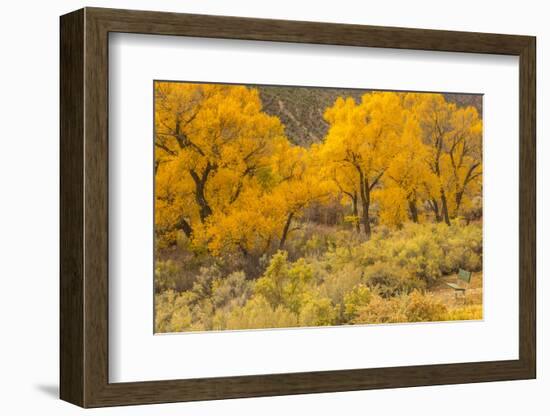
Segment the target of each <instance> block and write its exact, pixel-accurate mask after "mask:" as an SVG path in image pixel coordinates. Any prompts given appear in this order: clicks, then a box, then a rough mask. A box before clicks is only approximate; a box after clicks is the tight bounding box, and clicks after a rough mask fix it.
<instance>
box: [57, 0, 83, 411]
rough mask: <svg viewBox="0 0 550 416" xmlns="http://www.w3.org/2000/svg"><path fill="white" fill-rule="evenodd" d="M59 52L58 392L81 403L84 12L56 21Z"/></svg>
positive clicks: (64, 398) (65, 398) (67, 398)
mask: <svg viewBox="0 0 550 416" xmlns="http://www.w3.org/2000/svg"><path fill="white" fill-rule="evenodd" d="M60 29H61V36H60V40H61V44H60V47H61V50H60V69H61V72H60V86H61V90H60V97H59V102H60V114H61V120H60V152H61V153H60V162H61V166H60V184H59V187H60V201H59V202H60V250H59V252H60V343H59V344H60V357H59V358H60V388H59V394H60V396H61V398H62V399H63V400H67V401H69V402H71V403H75V404H78V405H81V406H82V405H83V404H84V392H83V386H84V383H83V377H84V374H85V368H84V361H83V349H84V328H83V323H84V314H83V304H84V287H83V282H84V280H83V278H84V274H83V255H84V245H83V244H84V228H83V221H84V211H83V209H82V205H83V200H84V199H83V198H84V182H83V173H84V157H83V151H82V149H83V139H84V95H83V94H84V12H83V11H82V10H79V11H77V12H75V13H73V14H70V15H68V16H66V17H64V18H63V19H61V24H60Z"/></svg>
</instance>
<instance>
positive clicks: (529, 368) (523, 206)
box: [519, 36, 537, 379]
mask: <svg viewBox="0 0 550 416" xmlns="http://www.w3.org/2000/svg"><path fill="white" fill-rule="evenodd" d="M536 44H537V42H536V37H534V36H531V37H528V38H527V42H526V45H525V47H524V48H523V50H522V51H521V54H520V64H519V65H520V104H519V107H520V108H519V111H520V146H519V152H520V184H519V187H520V189H519V192H520V197H522V198H523V199H520V224H519V227H520V270H519V273H520V305H521V307H520V360H521V361H522V363H523V365H524V368H525V377H526V378H530V379H534V378H536V376H537V368H536V367H537V360H536V350H537V326H536V313H537V306H536V301H537V296H536V267H537V263H536V254H537V240H536V234H537V227H536V217H537V200H536V189H537V187H536V179H537V172H536V163H537V160H536V142H537V140H536V130H537V119H536V106H537V89H536V66H537V62H536V61H537V60H536V49H537V46H536Z"/></svg>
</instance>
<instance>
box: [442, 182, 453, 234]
mask: <svg viewBox="0 0 550 416" xmlns="http://www.w3.org/2000/svg"><path fill="white" fill-rule="evenodd" d="M441 212H442V214H443V218H444V219H445V224H447V225H451V220H450V219H449V208H448V207H447V197H446V196H445V191H444V190H443V188H441Z"/></svg>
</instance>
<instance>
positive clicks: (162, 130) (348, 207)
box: [154, 81, 483, 333]
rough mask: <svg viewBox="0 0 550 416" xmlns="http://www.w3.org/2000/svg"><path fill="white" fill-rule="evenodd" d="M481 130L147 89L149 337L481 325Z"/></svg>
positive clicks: (421, 95)
mask: <svg viewBox="0 0 550 416" xmlns="http://www.w3.org/2000/svg"><path fill="white" fill-rule="evenodd" d="M482 114H483V113H482V95H480V94H458V93H444V92H442V93H433V92H400V91H379V90H366V89H343V88H324V87H323V88H320V87H301V86H300V87H295V86H267V85H236V84H219V83H192V82H179V81H177V82H176V81H155V82H154V188H155V196H154V215H155V216H154V223H155V229H154V235H155V252H154V256H155V270H154V297H155V300H154V305H155V311H154V314H155V332H156V333H177V332H190V331H221V330H249V329H269V328H291V327H319V326H338V325H375V324H390V323H391V324H395V323H410V322H438V321H464V320H480V319H482V318H483V316H482V311H483V293H482V288H483V284H482V281H483V270H482V264H483V242H482V235H483V233H482V221H483V206H482V201H483V198H482V191H483V189H482V169H483V165H482V159H483V155H482V147H483V146H482V144H483V120H482Z"/></svg>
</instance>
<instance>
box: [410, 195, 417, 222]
mask: <svg viewBox="0 0 550 416" xmlns="http://www.w3.org/2000/svg"><path fill="white" fill-rule="evenodd" d="M409 211H410V214H411V219H412V220H413V222H415V223H417V224H418V208H417V207H416V200H414V199H412V200H409Z"/></svg>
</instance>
